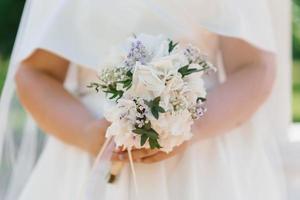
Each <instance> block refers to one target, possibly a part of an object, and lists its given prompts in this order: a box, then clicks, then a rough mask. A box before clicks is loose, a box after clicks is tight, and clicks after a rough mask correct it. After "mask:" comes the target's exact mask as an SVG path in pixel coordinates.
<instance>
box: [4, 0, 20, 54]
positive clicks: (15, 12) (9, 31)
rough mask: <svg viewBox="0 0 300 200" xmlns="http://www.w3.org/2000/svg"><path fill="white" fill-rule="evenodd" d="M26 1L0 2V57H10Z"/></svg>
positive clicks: (10, 0) (8, 0) (9, 0)
mask: <svg viewBox="0 0 300 200" xmlns="http://www.w3.org/2000/svg"><path fill="white" fill-rule="evenodd" d="M24 2H25V0H0V55H2V56H4V57H8V56H9V54H10V52H11V49H12V47H13V43H14V40H15V36H16V32H17V29H18V25H19V21H20V17H21V14H22V10H23V6H24Z"/></svg>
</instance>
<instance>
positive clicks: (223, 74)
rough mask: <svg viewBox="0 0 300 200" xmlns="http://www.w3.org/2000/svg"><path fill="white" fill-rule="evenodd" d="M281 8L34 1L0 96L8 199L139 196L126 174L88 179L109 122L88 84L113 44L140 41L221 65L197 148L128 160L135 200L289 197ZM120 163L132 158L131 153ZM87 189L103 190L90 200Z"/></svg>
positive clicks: (230, 1)
mask: <svg viewBox="0 0 300 200" xmlns="http://www.w3.org/2000/svg"><path fill="white" fill-rule="evenodd" d="M280 3H282V4H281V5H280V9H284V8H285V7H287V6H286V4H287V3H285V2H280ZM278 5H279V4H278V3H277V2H276V1H274V2H273V1H272V4H271V2H268V1H267V0H263V1H262V0H251V1H249V0H248V1H235V0H226V1H225V0H213V1H211V0H210V1H208V0H198V1H196V0H187V1H176V0H173V1H171V0H170V1H161V0H160V1H158V0H157V1H156V0H126V1H124V0H123V1H122V0H111V1H91V0H90V1H80V0H51V1H50V0H47V1H37V0H29V1H28V2H27V5H26V7H25V11H24V14H23V19H22V22H21V25H20V30H19V33H18V38H17V41H16V44H15V49H14V53H13V56H12V61H11V65H10V72H9V74H8V78H7V81H6V86H5V89H4V92H3V94H2V99H1V115H0V117H1V118H0V120H1V123H2V124H1V126H2V125H3V126H2V127H1V129H0V136H1V137H0V147H1V149H0V155H2V159H1V160H0V161H1V168H0V169H1V171H0V175H1V181H0V183H1V189H0V197H1V199H4V200H40V199H43V200H54V199H55V200H71V199H72V200H73V199H80V200H83V199H103V200H104V199H109V200H116V199H122V200H126V199H128V200H132V199H138V198H136V197H135V192H134V185H133V179H132V174H131V173H130V169H129V167H128V166H125V167H124V168H123V170H122V172H121V174H120V176H119V177H118V179H117V181H116V182H115V183H114V184H102V185H97V184H96V182H89V181H88V179H89V178H90V174H91V169H92V165H93V161H94V158H95V156H97V154H98V152H99V150H100V149H101V147H102V145H103V143H104V141H105V137H104V135H105V131H106V128H107V127H108V126H109V123H108V122H107V121H106V120H105V119H104V118H103V116H102V112H103V109H104V108H103V107H104V98H103V96H101V95H99V94H94V92H93V91H90V90H89V89H88V88H87V87H86V85H87V84H88V83H89V82H90V81H91V80H93V79H95V76H96V75H97V71H98V70H99V68H101V66H102V64H103V63H104V61H105V57H106V56H107V52H108V49H109V47H111V46H112V45H116V44H118V43H120V42H121V41H124V40H125V39H126V38H127V37H128V36H130V35H131V34H132V33H147V34H153V35H158V34H164V35H167V36H168V37H170V38H174V39H177V40H178V41H182V42H186V43H193V44H195V45H197V46H199V47H200V49H201V50H202V51H203V52H204V53H205V54H206V55H207V56H208V58H209V59H210V60H211V61H213V62H214V63H215V65H216V66H218V73H217V74H215V75H212V76H210V77H209V78H208V79H207V80H206V86H207V87H208V88H209V94H208V101H207V108H208V111H207V113H206V115H205V116H204V117H203V118H201V119H199V120H198V121H196V123H195V125H194V126H193V132H194V137H193V139H192V141H191V142H188V143H185V144H184V145H181V146H179V147H177V148H176V149H175V150H174V151H172V152H171V153H170V154H165V153H163V152H157V151H150V150H146V149H144V150H134V151H133V152H132V154H133V160H134V162H135V171H136V176H137V179H138V180H137V181H138V188H139V197H140V198H139V199H144V200H147V199H161V200H177V199H178V200H183V199H189V200H194V199H195V200H196V199H197V200H198V199H205V200H221V199H222V200H240V199H242V200H247V199H249V200H254V199H255V200H266V199H267V200H283V199H286V193H285V180H284V173H283V169H282V165H281V164H282V163H281V159H280V143H281V140H284V139H283V138H282V137H281V134H284V132H285V131H286V130H287V122H288V117H287V116H288V108H287V107H286V105H288V104H287V103H286V101H287V99H286V97H285V95H284V94H285V93H286V92H287V91H288V90H286V88H287V85H288V83H287V82H286V80H287V79H286V77H287V72H286V70H285V69H284V68H285V66H284V65H286V64H287V61H286V58H287V53H286V51H285V50H284V48H285V45H286V43H285V41H286V40H285V36H287V34H286V33H285V30H287V29H285V26H286V24H285V23H286V21H285V20H286V19H287V18H285V17H284V15H280V16H279V17H276V16H277V15H279V14H276V13H275V12H276V11H277V9H279V6H278ZM270 11H271V12H270ZM274 13H275V14H274ZM278 35H280V38H281V39H280V40H278V39H277V38H279V37H277V36H278ZM277 66H278V67H277ZM282 68H283V69H282ZM275 74H277V76H275ZM13 79H14V80H15V86H16V87H14V84H12V83H13ZM14 88H16V93H17V96H18V99H19V100H20V102H21V104H22V105H23V107H24V108H25V109H26V113H27V114H26V115H24V113H22V112H21V111H20V108H19V107H18V106H17V102H16V100H15V98H14V94H15V93H14V91H15V90H14ZM16 110H18V111H16ZM16 113H17V114H16ZM32 119H33V120H32ZM20 121H22V122H20ZM23 122H24V123H23ZM35 123H36V124H37V125H38V127H40V128H41V130H42V131H43V132H44V133H45V135H46V136H47V137H46V138H43V139H42V140H43V141H44V143H43V142H39V141H41V137H40V136H41V134H40V132H41V131H38V130H37V128H36V125H35ZM22 131H23V134H22V135H20V133H21V132H22ZM1 152H2V153H1ZM0 158H1V157H0ZM112 159H114V160H120V161H124V162H127V161H128V158H127V155H126V153H124V152H114V153H113V155H112ZM100 162H101V161H100ZM100 165H101V163H100ZM92 174H97V173H96V172H95V173H92ZM89 184H94V185H93V187H94V188H96V190H97V192H96V193H93V194H88V195H82V193H85V192H82V191H83V190H85V189H84V188H85V186H84V185H89Z"/></svg>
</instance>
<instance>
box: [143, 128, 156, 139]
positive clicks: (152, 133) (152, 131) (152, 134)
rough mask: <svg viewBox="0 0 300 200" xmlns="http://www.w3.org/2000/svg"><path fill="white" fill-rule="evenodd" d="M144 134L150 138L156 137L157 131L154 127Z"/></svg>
mask: <svg viewBox="0 0 300 200" xmlns="http://www.w3.org/2000/svg"><path fill="white" fill-rule="evenodd" d="M146 134H147V136H148V137H149V138H151V139H158V133H157V132H156V131H155V130H154V129H152V130H150V131H147V133H146Z"/></svg>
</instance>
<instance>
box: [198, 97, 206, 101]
mask: <svg viewBox="0 0 300 200" xmlns="http://www.w3.org/2000/svg"><path fill="white" fill-rule="evenodd" d="M198 101H201V102H204V101H206V98H203V97H198V98H197V102H198Z"/></svg>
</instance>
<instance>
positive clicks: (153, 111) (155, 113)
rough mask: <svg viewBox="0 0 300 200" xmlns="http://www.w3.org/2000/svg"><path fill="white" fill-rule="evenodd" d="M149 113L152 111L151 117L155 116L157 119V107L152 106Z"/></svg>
mask: <svg viewBox="0 0 300 200" xmlns="http://www.w3.org/2000/svg"><path fill="white" fill-rule="evenodd" d="M151 113H152V115H153V117H155V119H158V117H159V113H158V110H157V107H155V106H153V107H152V108H151Z"/></svg>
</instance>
